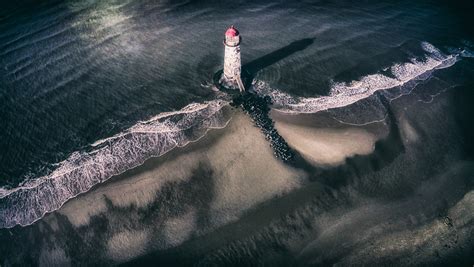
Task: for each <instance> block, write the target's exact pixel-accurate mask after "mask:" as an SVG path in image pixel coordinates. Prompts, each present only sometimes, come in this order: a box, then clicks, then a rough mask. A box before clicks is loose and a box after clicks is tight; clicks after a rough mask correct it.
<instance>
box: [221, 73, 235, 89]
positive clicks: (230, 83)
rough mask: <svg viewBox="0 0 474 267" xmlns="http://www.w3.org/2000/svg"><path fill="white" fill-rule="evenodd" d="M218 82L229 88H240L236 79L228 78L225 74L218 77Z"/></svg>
mask: <svg viewBox="0 0 474 267" xmlns="http://www.w3.org/2000/svg"><path fill="white" fill-rule="evenodd" d="M219 84H221V85H222V86H224V87H225V88H227V89H230V90H240V86H239V82H238V81H237V79H229V78H227V77H226V76H225V75H222V77H221V78H220V79H219Z"/></svg>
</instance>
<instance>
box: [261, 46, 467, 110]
mask: <svg viewBox="0 0 474 267" xmlns="http://www.w3.org/2000/svg"><path fill="white" fill-rule="evenodd" d="M421 47H422V48H423V50H424V51H425V52H426V58H425V59H423V60H420V59H411V60H410V61H409V62H406V63H399V64H394V65H392V66H391V67H390V68H388V69H386V71H389V72H390V73H391V74H392V75H391V76H387V75H383V74H379V73H377V74H371V75H367V76H364V77H362V78H360V79H359V80H357V81H352V82H350V83H346V82H333V83H332V86H331V88H330V91H329V95H328V96H320V97H311V98H304V97H295V96H291V95H289V94H287V93H284V92H282V91H279V90H276V89H273V88H272V87H271V86H270V85H268V84H267V83H266V82H263V81H256V82H255V83H254V84H253V90H254V91H255V92H256V93H258V94H260V95H268V96H270V97H271V99H272V102H273V105H274V106H273V107H274V108H275V109H277V110H279V111H282V112H285V113H315V112H318V111H323V110H328V109H333V108H338V107H344V106H348V105H351V104H353V103H355V102H357V101H359V100H362V99H364V98H367V97H370V96H371V95H373V94H374V93H375V92H376V91H379V90H385V89H391V88H395V87H397V88H399V90H398V91H397V93H396V95H395V96H393V97H394V98H396V97H399V96H400V95H403V94H407V93H410V92H411V90H413V88H414V87H415V86H416V84H417V81H420V80H426V79H428V78H429V77H430V75H431V73H432V72H433V71H435V70H437V69H443V68H447V67H450V66H452V65H454V64H455V63H456V62H457V61H458V60H459V58H460V57H467V55H468V54H467V53H468V52H466V50H462V51H459V52H458V53H454V54H450V55H446V54H443V53H442V52H441V51H440V50H439V49H437V48H436V47H434V46H433V45H431V44H430V43H427V42H422V43H421Z"/></svg>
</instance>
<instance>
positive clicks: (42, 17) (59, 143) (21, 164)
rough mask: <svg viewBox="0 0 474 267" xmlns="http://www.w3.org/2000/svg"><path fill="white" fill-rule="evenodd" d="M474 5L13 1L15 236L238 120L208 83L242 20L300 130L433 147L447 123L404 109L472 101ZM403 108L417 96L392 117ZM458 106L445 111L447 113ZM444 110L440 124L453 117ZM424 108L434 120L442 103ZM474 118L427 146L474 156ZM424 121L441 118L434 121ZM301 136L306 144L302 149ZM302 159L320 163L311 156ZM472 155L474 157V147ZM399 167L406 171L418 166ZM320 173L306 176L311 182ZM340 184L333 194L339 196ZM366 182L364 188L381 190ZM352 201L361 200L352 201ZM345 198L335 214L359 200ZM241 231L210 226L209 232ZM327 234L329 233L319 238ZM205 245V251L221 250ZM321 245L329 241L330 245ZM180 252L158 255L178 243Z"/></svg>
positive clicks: (4, 45)
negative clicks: (328, 124)
mask: <svg viewBox="0 0 474 267" xmlns="http://www.w3.org/2000/svg"><path fill="white" fill-rule="evenodd" d="M468 10H469V7H468V5H467V4H464V3H462V2H459V3H445V2H441V1H440V2H435V1H418V2H416V3H414V2H413V1H402V2H399V3H392V2H391V1H369V2H367V1H365V2H361V3H359V2H357V3H352V2H351V3H348V2H344V1H328V2H320V1H301V2H298V3H296V2H272V1H147V0H143V1H133V0H124V1H106V0H104V1H100V0H97V1H44V2H42V3H40V1H29V2H24V3H22V4H18V5H16V4H15V3H9V4H4V8H1V5H0V123H1V128H2V129H1V130H0V186H1V189H0V227H1V228H11V227H14V226H17V225H22V226H26V225H30V224H32V223H34V222H36V221H37V220H40V219H41V218H43V216H44V215H45V214H47V213H50V212H54V211H56V210H58V209H59V208H60V207H61V206H63V205H64V203H65V202H67V201H68V200H70V199H73V198H75V197H76V196H77V195H79V194H81V193H85V192H88V191H89V190H91V189H92V188H93V187H94V186H95V185H97V184H99V183H102V182H105V181H106V180H108V179H109V178H111V177H113V176H115V175H119V174H121V173H123V172H126V171H127V170H130V169H133V168H135V167H137V166H140V165H142V164H143V163H144V162H145V161H146V160H148V159H150V158H152V157H159V156H162V155H164V154H166V153H167V152H169V151H171V150H172V149H174V148H176V147H184V146H186V145H188V144H189V143H190V142H194V141H197V140H199V139H200V138H202V137H203V136H205V135H206V133H207V132H208V130H209V129H215V128H225V127H226V126H227V125H228V124H229V121H231V120H232V118H231V117H232V116H228V113H227V112H228V111H227V108H228V105H229V103H230V97H229V96H227V95H225V94H223V93H218V92H216V91H214V90H212V88H210V86H207V85H208V84H209V83H210V82H211V81H212V78H213V75H214V73H216V72H217V71H219V70H220V69H222V63H223V62H222V61H223V46H222V38H223V33H224V31H225V30H226V28H227V27H228V26H229V25H231V24H233V25H235V26H236V27H237V28H238V29H239V31H240V33H241V35H242V40H243V42H242V45H241V51H242V61H243V65H244V66H243V67H244V69H245V70H246V71H247V72H248V73H250V74H251V76H252V78H253V83H252V86H251V89H252V90H253V91H254V92H255V93H257V94H259V95H261V96H269V97H270V99H271V100H272V103H273V106H272V107H273V109H274V112H280V113H281V114H286V115H288V114H291V116H295V117H294V118H295V124H298V125H299V124H302V125H303V126H304V127H309V126H310V125H311V126H314V125H313V124H314V123H313V122H311V123H307V122H308V120H307V119H304V120H302V121H305V123H306V125H304V124H305V123H299V122H298V123H297V122H296V121H298V120H299V119H297V117H296V116H302V117H303V118H307V117H305V116H313V115H314V114H319V113H323V114H325V115H324V116H327V117H328V118H331V119H332V120H334V121H337V122H338V123H341V125H345V126H358V127H359V126H360V127H363V126H367V125H369V126H370V125H371V124H374V123H375V124H377V123H379V122H384V121H385V123H387V124H390V123H389V122H390V121H394V120H395V121H397V127H399V128H400V129H402V130H401V131H402V132H403V131H405V132H410V131H411V130H410V129H412V128H413V129H417V130H419V131H418V134H414V133H413V132H417V131H415V130H413V131H411V133H413V134H411V135H407V136H404V138H405V139H404V140H405V141H404V142H409V140H412V139H410V138H413V140H414V139H416V140H420V139H422V138H423V137H426V136H430V134H429V133H430V131H431V129H432V127H435V126H433V125H438V126H439V128H436V129H437V130H436V131H438V130H439V129H441V128H443V127H445V126H444V124H443V123H442V122H440V123H436V122H432V121H430V120H431V119H432V118H429V119H428V118H425V117H423V116H422V115H419V116H420V117H419V118H418V117H417V118H416V119H413V120H414V121H416V123H414V124H413V125H411V124H409V123H405V122H404V119H405V117H403V116H405V115H400V114H399V113H397V112H398V111H397V110H398V109H400V110H401V109H403V105H404V104H403V103H405V101H406V102H410V103H423V104H429V103H432V102H433V103H434V101H436V100H435V99H436V97H437V96H439V95H443V94H447V93H446V92H449V94H454V96H453V97H451V96H449V97H448V96H444V97H443V98H442V99H445V98H446V99H455V100H453V101H458V100H457V99H458V98H459V96H457V94H461V93H455V92H454V91H455V90H457V89H456V88H459V87H461V88H471V87H469V86H471V85H472V77H473V74H474V72H473V61H472V57H473V52H472V51H473V50H474V43H473V40H472V29H470V28H469V27H468V26H466V25H467V24H469V21H470V19H469V15H466V14H468V13H469V12H468ZM451 91H453V92H451ZM459 91H460V92H463V93H462V94H468V95H469V93H466V92H470V91H469V89H462V90H461V89H459ZM404 97H406V98H407V99H410V100H405V98H404ZM456 97H457V98H456ZM460 98H461V99H462V97H460ZM398 99H402V100H400V101H399V102H397V103H398V104H394V107H391V108H389V107H388V105H389V104H387V103H392V102H393V101H397V100H398ZM466 99H469V97H468V96H466ZM439 101H444V100H439ZM446 101H448V100H446ZM459 101H460V100H459ZM461 102H462V101H461ZM443 103H444V102H443ZM456 103H458V102H456ZM410 105H412V104H410ZM413 105H414V104H413ZM420 105H421V104H420ZM433 105H434V106H436V105H438V104H433ZM439 105H441V104H439ZM453 105H455V104H453V103H451V102H449V103H448V104H446V110H451V109H453ZM415 106H416V105H415ZM460 106H462V105H460ZM405 107H406V109H408V108H407V106H405ZM436 107H437V106H436ZM462 107H464V106H462ZM406 109H405V110H406ZM432 109H433V110H434V111H433V114H434V113H436V112H440V111H439V110H438V111H436V110H437V109H436V108H432ZM411 110H416V109H411ZM420 110H421V108H420ZM423 110H424V111H423V112H426V114H429V111H426V110H429V108H426V107H423ZM413 112H415V113H416V111H413ZM423 112H420V113H422V114H425V113H423ZM449 112H451V111H446V114H448V113H449ZM470 112H472V110H468V111H466V112H465V113H464V115H462V116H461V115H459V116H458V115H453V116H455V117H456V116H457V117H456V118H454V117H452V118H451V117H449V119H447V120H448V121H454V122H453V125H455V126H453V127H454V128H456V131H458V130H459V131H460V133H459V134H458V133H457V132H456V134H453V135H449V136H450V138H453V140H454V141H453V140H444V141H439V140H437V139H436V138H434V139H433V140H432V143H429V144H427V146H426V147H430V148H429V149H431V147H432V146H433V147H434V144H436V143H437V142H445V143H446V144H450V143H452V147H453V149H454V150H455V147H457V146H459V147H462V146H463V145H465V144H466V143H465V142H467V141H463V140H464V139H463V138H464V137H459V136H463V134H464V135H466V133H467V132H469V131H470V130H469V129H470V128H469V127H467V126H463V125H464V124H466V121H468V120H469V119H466V118H465V117H463V116H467V117H469V115H466V114H469V113H470ZM449 114H451V113H449ZM453 114H458V113H456V112H455V111H453ZM286 115H282V116H286ZM291 116H290V117H291ZM321 116H323V115H321ZM406 116H415V115H406ZM427 116H428V115H427ZM446 116H447V115H446ZM415 117H416V116H415ZM298 118H300V117H298ZM290 120H291V119H290ZM425 120H426V121H430V123H426V125H424V124H423V123H424V121H425ZM322 124H323V123H322V122H321V125H322ZM448 124H449V123H447V124H446V125H448ZM279 125H280V124H279V123H278V122H277V128H278V127H279ZM281 125H284V123H281ZM407 125H408V126H407ZM449 125H451V124H449ZM300 126H301V125H300ZM303 126H301V127H303ZM281 127H283V126H281ZM338 127H339V126H338ZM341 127H342V126H341ZM387 127H388V126H387ZM410 127H412V128H410ZM446 127H447V126H446ZM450 127H451V126H450ZM450 127H447V128H448V129H454V128H450ZM466 127H467V128H466ZM389 128H390V127H389ZM282 129H283V128H282ZM301 129H302V128H301ZM301 129H300V128H298V130H295V131H296V132H297V133H304V134H303V135H300V136H299V137H298V138H300V139H299V140H301V138H306V133H307V131H308V130H307V129H306V128H305V129H306V130H301ZM407 129H408V130H407ZM433 129H434V128H433ZM466 129H468V130H466ZM229 131H230V130H229ZM291 131H293V130H289V132H291ZM433 131H434V132H436V131H435V130H433ZM453 131H455V130H453ZM402 135H403V134H402ZM446 135H448V133H446ZM414 136H416V138H415V137H414ZM436 136H437V135H436ZM318 138H322V137H321V136H319V137H318ZM371 138H372V137H371ZM374 138H375V137H374ZM440 138H441V137H440ZM290 139H291V138H290ZM428 139H429V138H428ZM407 140H408V141H407ZM430 140H431V139H430ZM287 141H288V142H289V144H290V146H294V148H295V149H296V150H298V149H299V147H298V144H299V143H298V141H292V140H287ZM312 141H314V140H312ZM335 142H342V141H335ZM316 145H317V144H316ZM236 146H237V144H236ZM374 146H375V148H374V149H375V150H376V149H377V147H376V145H374ZM467 147H469V144H468V145H467ZM390 149H391V148H390ZM390 149H388V150H389V151H391V150H390ZM426 149H428V148H426ZM456 149H457V148H456ZM407 150H408V151H410V149H407ZM384 151H386V150H382V152H378V153H381V154H382V155H383V154H384ZM433 151H436V153H440V152H439V151H438V150H436V149H434V148H433ZM456 151H457V150H456ZM299 152H300V153H302V155H303V158H305V159H306V160H308V156H307V154H305V153H309V152H307V151H299ZM425 152H426V151H425ZM248 153H252V151H248ZM328 153H329V154H330V151H329V150H328ZM410 153H411V152H409V153H408V154H410ZM420 153H421V152H420ZM423 153H424V152H423ZM423 153H422V154H416V153H415V154H416V155H415V154H413V155H415V156H413V160H414V161H420V160H422V159H423V157H425V156H426V155H429V153H427V154H426V155H425V154H423ZM453 153H454V152H453ZM459 153H460V154H462V155H465V154H467V155H468V156H466V157H467V158H468V159H469V157H471V156H469V155H470V154H469V153H470V152H465V154H463V153H464V152H463V153H461V152H459ZM355 154H357V153H355ZM375 154H376V153H375ZM249 155H250V154H249ZM377 155H378V154H377ZM410 155H411V154H410ZM421 155H423V156H421ZM456 155H458V154H456ZM410 157H411V156H410ZM426 157H427V156H426ZM453 157H454V156H453ZM382 158H384V156H382ZM461 158H462V160H465V159H466V158H464V156H462V157H461V156H460V159H461ZM311 159H313V160H314V158H311ZM384 160H386V158H384ZM309 161H311V160H309ZM427 161H429V160H427ZM374 162H377V161H374V160H373V161H372V163H373V164H375V165H377V166H378V164H381V163H374ZM399 164H401V165H400V166H398V167H397V169H399V170H400V169H403V168H404V167H403V166H402V165H403V164H402V163H399ZM420 164H421V163H420ZM316 165H317V166H318V167H321V166H320V165H318V164H316ZM349 165H350V164H349ZM382 165H383V164H382ZM448 165H449V164H448ZM351 166H353V165H351ZM355 166H358V165H357V164H355ZM364 166H365V165H364ZM391 166H393V165H391ZM313 167H314V166H313ZM313 167H311V168H313ZM323 167H324V168H326V167H327V166H323ZM359 167H360V166H359ZM308 168H309V167H308ZM311 168H310V169H311ZM324 168H323V169H324ZM364 168H365V167H364ZM377 168H378V167H377ZM377 168H376V167H374V169H372V170H373V171H377V170H378V169H377ZM394 168H395V167H394ZM420 168H421V167H420ZM426 168H427V167H426ZM183 169H184V167H183ZM369 169H370V168H369ZM319 171H320V170H318V171H315V170H314V169H311V170H309V171H308V169H305V170H304V172H307V173H306V176H308V177H316V176H317V175H316V174H315V173H319ZM355 172H356V173H359V171H355ZM341 173H344V172H341ZM391 173H394V172H391ZM222 175H223V176H225V175H224V174H222ZM331 175H335V176H337V177H339V176H338V175H337V173H336V174H332V173H331V174H330V175H329V176H331ZM344 175H345V174H344ZM344 175H342V176H341V177H346V176H344ZM360 175H363V174H360ZM374 175H376V174H374ZM404 175H407V174H404ZM410 175H412V174H410ZM413 175H414V174H413ZM417 175H418V174H417ZM178 176H179V175H178ZM198 176H199V175H198ZM388 176H390V175H388V174H385V175H384V176H383V177H388ZM408 176H409V175H408ZM414 176H416V175H414ZM410 177H411V176H410ZM163 179H164V178H163ZM318 179H319V178H318ZM338 179H342V180H344V179H343V178H338ZM338 179H335V180H334V181H331V182H329V184H330V186H335V187H337V186H339V185H340V184H339V183H338V182H337V181H339V180H338ZM348 179H349V178H348ZM407 179H408V178H407ZM310 180H311V179H310ZM323 180H324V179H323ZM349 180H350V179H349ZM369 180H370V179H369ZM318 181H319V180H318ZM384 181H385V180H383V179H382V181H381V182H377V183H380V184H383V183H384ZM360 183H361V184H364V182H360ZM371 186H373V185H372V184H370V186H369V187H371ZM361 187H362V188H363V189H360V188H358V189H357V190H362V191H364V190H368V191H370V188H367V187H364V185H361ZM466 188H468V187H466ZM216 190H217V189H216ZM285 190H286V189H285ZM285 190H283V191H282V192H286V191H285ZM288 190H289V189H288ZM348 190H349V189H348ZM351 190H352V189H351ZM413 190H414V189H413ZM453 190H454V189H453ZM278 192H280V191H278ZM364 192H365V191H364ZM430 192H431V191H430ZM346 193H347V192H346ZM295 194H296V193H295ZM301 194H302V195H304V193H301ZM343 194H345V193H343ZM347 194H348V196H345V197H347V198H350V197H349V195H351V194H352V193H351V192H349V193H347ZM430 194H431V193H430ZM197 197H198V198H199V196H197ZM331 197H334V198H335V199H334V202H335V203H336V202H337V203H339V202H338V201H342V202H344V201H346V199H344V200H341V199H339V198H338V197H337V196H331ZM347 201H349V200H347ZM349 202H350V201H349ZM344 203H346V202H344ZM254 204H255V203H254ZM346 204H347V203H346ZM71 205H73V204H71ZM252 205H253V204H252ZM252 205H250V204H249V206H248V208H250V207H252ZM255 205H256V204H255ZM328 205H329V204H328ZM331 205H332V204H331ZM347 205H349V204H347ZM374 205H375V204H374ZM400 205H402V206H403V205H405V204H400ZM329 206H330V205H329ZM328 209H330V208H329V207H328ZM380 209H381V210H384V209H388V208H387V207H383V208H380ZM378 211H380V210H378ZM380 212H381V213H383V212H382V211H380ZM375 213H377V212H375ZM414 213H416V212H415V211H414ZM193 214H194V213H193ZM188 215H189V214H188ZM188 215H186V216H188ZM189 216H191V217H192V216H194V215H189ZM226 216H227V215H226ZM228 216H230V215H228ZM232 216H234V215H232ZM232 216H230V217H232ZM235 216H236V217H238V216H240V215H235ZM325 216H326V215H325ZM327 216H329V217H331V216H336V215H334V214H331V215H327ZM230 217H229V218H230ZM250 217H251V218H250V219H249V220H250V221H252V220H253V219H252V218H254V217H252V216H250ZM415 217H416V216H415ZM186 218H187V217H186ZM186 218H184V219H183V220H186ZM226 218H227V217H226ZM209 220H210V219H209ZM213 220H214V219H213ZM215 220H216V221H219V220H218V219H215ZM226 220H227V219H222V223H217V222H215V223H214V224H210V225H212V227H211V226H209V227H207V228H206V227H203V228H202V229H201V228H199V227H198V228H199V229H200V230H199V231H201V232H199V231H198V232H199V234H196V236H201V234H202V233H208V231H211V230H210V229H214V228H213V227H217V226H222V225H225V224H226V223H227V222H228V221H226ZM414 220H415V219H414ZM229 221H231V220H230V219H229ZM327 221H331V218H328V219H327ZM252 222H253V221H252ZM256 224H258V220H257V222H256ZM324 226H325V222H320V224H319V226H318V227H322V228H324ZM147 231H148V230H147ZM145 232H146V231H145ZM145 232H140V234H141V235H143V239H145V236H148V235H149V233H148V232H146V233H145ZM140 234H137V235H138V236H140ZM131 235H132V236H133V234H131ZM117 238H118V239H120V238H124V239H127V238H131V237H128V236H126V235H125V236H119V237H117ZM206 238H207V237H206ZM206 238H204V241H203V242H209V243H212V241H209V240H207V239H206ZM318 238H320V239H318V240H321V238H322V239H323V243H324V242H326V241H324V236H322V237H321V236H320V237H318ZM120 240H122V239H120ZM147 240H148V239H147ZM183 240H184V239H183ZM109 241H110V240H109ZM110 242H112V243H113V242H118V243H120V242H122V241H120V242H119V241H117V240H115V241H110ZM110 242H109V245H110ZM148 242H152V241H150V240H148ZM180 242H181V241H180ZM180 242H178V243H179V244H180ZM331 242H332V241H331ZM331 242H330V241H327V243H331ZM178 243H176V244H178ZM323 243H317V244H315V245H310V244H307V245H308V247H305V250H302V251H301V254H299V255H300V256H301V255H303V256H304V257H306V256H305V255H306V254H305V251H308V250H309V251H313V250H315V251H319V249H320V248H321V246H323V245H321V244H323ZM113 244H115V243H113ZM170 244H171V243H170ZM170 244H168V243H167V245H163V246H162V247H160V246H157V245H153V246H151V247H153V248H157V247H160V248H169V247H173V245H170ZM176 244H175V245H176ZM190 246H191V245H190ZM294 249H295V250H297V249H296V248H294ZM146 251H150V250H146ZM142 252H143V251H142ZM226 253H227V252H226ZM119 254H120V253H119ZM139 254H140V255H141V254H143V253H138V254H136V255H139ZM114 255H115V254H114ZM173 255H174V254H173ZM196 255H200V256H202V255H203V254H199V253H197V254H196ZM303 256H302V257H303ZM359 256H360V255H359ZM61 257H62V256H61ZM111 257H112V256H111ZM304 257H303V258H304ZM112 258H113V257H112ZM257 258H258V257H257ZM215 259H216V258H212V257H211V258H205V261H204V263H206V262H214V261H213V260H215ZM0 260H2V258H1V257H0ZM126 260H131V258H127V259H126ZM126 260H124V259H122V260H117V259H115V260H114V262H115V263H120V262H123V261H126ZM207 260H208V261H207ZM313 260H314V261H313V262H315V263H321V261H318V260H315V259H313ZM215 262H217V263H219V261H218V260H216V261H215ZM223 262H225V261H223ZM323 262H324V261H323ZM0 264H1V261H0Z"/></svg>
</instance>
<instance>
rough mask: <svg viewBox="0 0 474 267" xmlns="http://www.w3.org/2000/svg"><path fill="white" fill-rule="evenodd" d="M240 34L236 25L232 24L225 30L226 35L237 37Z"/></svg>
mask: <svg viewBox="0 0 474 267" xmlns="http://www.w3.org/2000/svg"><path fill="white" fill-rule="evenodd" d="M238 35H239V31H238V30H237V29H236V28H234V25H232V26H230V27H229V29H227V31H226V32H225V36H226V37H236V36H238Z"/></svg>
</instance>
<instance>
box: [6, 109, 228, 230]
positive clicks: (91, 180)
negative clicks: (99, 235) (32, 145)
mask: <svg viewBox="0 0 474 267" xmlns="http://www.w3.org/2000/svg"><path fill="white" fill-rule="evenodd" d="M227 104H228V102H227V101H223V100H214V101H210V102H206V103H203V104H190V105H188V106H186V107H185V108H183V109H182V110H180V111H176V112H168V113H163V114H160V115H158V116H156V117H154V118H151V119H150V120H147V121H143V122H139V123H137V124H136V125H134V126H132V127H131V128H129V129H128V130H126V131H124V132H123V133H121V134H118V135H116V136H113V137H110V138H107V139H103V140H100V141H97V142H96V143H94V144H93V145H92V146H91V151H89V152H85V151H78V152H74V153H72V154H71V155H70V156H69V157H68V158H67V159H66V160H64V161H63V162H61V163H58V164H56V165H57V168H56V169H55V170H54V171H53V172H52V173H50V174H48V175H46V176H43V177H39V178H36V179H32V180H28V181H26V182H25V183H23V184H22V185H20V186H18V187H16V188H13V189H6V188H2V189H0V228H10V227H13V226H15V225H22V226H25V225H29V224H32V223H33V222H35V221H37V220H39V219H41V218H42V217H43V216H44V215H45V214H46V213H48V212H52V211H54V210H57V209H59V208H60V207H61V206H62V205H63V204H64V203H65V202H66V201H67V200H69V199H71V198H73V197H75V196H77V195H78V194H81V193H84V192H86V191H88V190H90V189H91V188H92V187H93V186H94V185H96V184H98V183H101V182H104V181H106V180H107V179H109V178H110V177H112V176H114V175H118V174H120V173H123V172H125V171H126V170H128V169H131V168H134V167H136V166H138V165H140V164H142V163H143V162H144V161H145V160H146V159H148V158H151V157H157V156H161V155H163V154H165V153H166V152H168V151H170V150H172V149H173V148H175V147H182V146H185V145H186V144H188V143H189V142H191V141H193V140H195V139H198V138H200V137H201V136H203V135H204V134H205V132H206V131H207V130H208V129H210V128H221V127H224V126H225V125H226V123H227V122H226V121H225V120H224V118H223V113H222V108H223V107H224V106H225V105H227Z"/></svg>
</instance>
